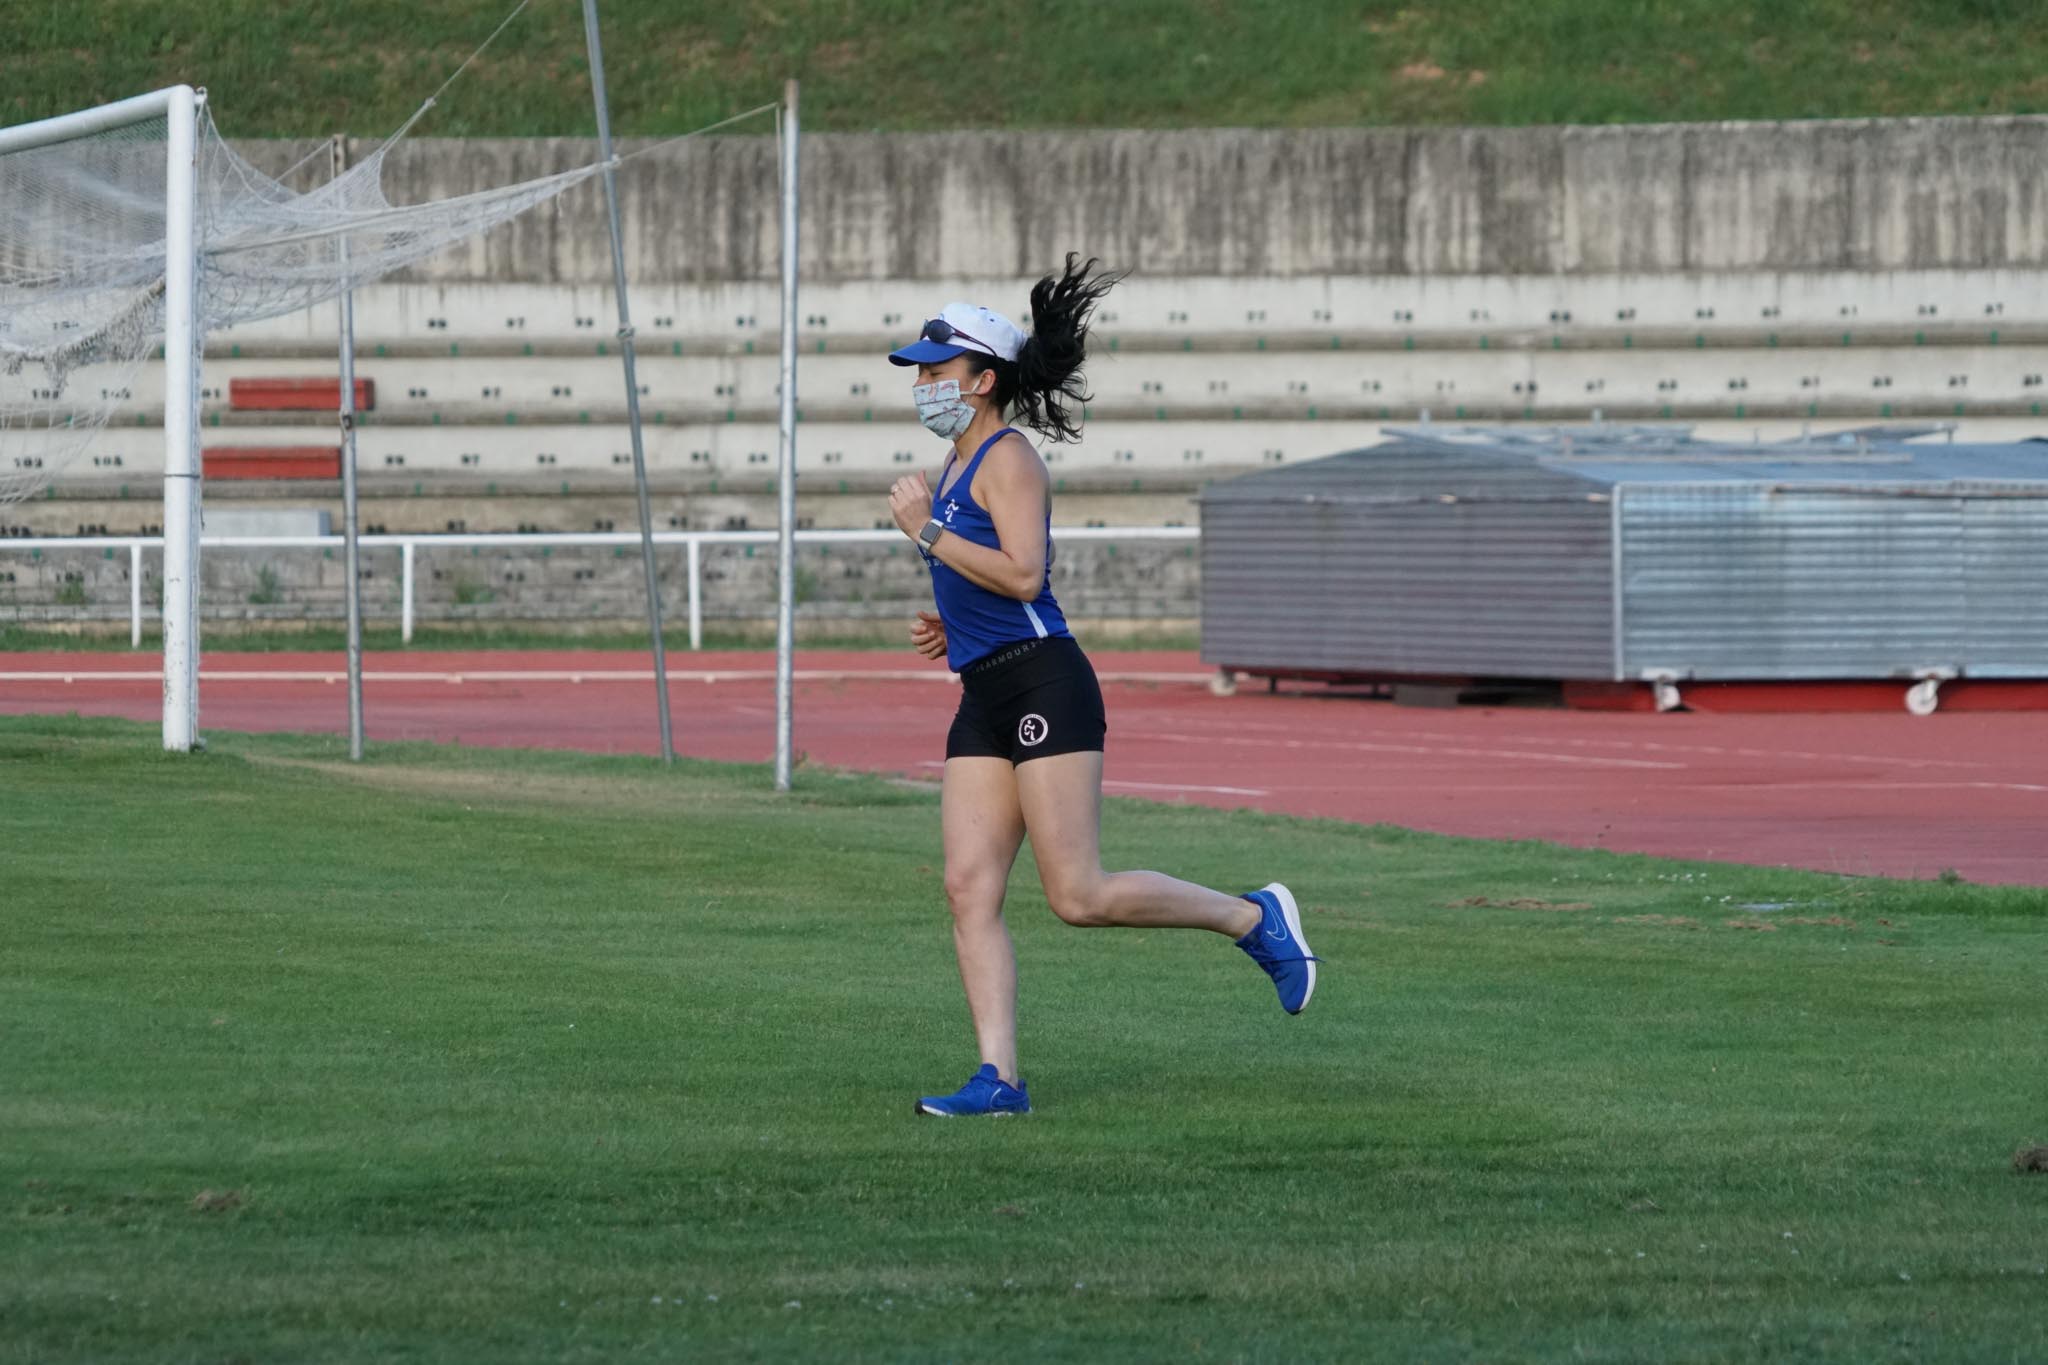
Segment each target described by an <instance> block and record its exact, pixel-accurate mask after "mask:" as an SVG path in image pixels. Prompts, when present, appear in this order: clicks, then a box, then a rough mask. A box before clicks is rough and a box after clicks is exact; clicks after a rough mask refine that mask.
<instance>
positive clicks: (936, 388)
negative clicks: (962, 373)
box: [910, 378, 981, 441]
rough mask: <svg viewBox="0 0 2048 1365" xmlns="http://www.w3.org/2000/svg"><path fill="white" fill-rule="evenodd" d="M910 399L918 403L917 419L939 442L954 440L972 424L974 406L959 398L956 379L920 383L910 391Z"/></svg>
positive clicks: (958, 382)
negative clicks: (934, 382)
mask: <svg viewBox="0 0 2048 1365" xmlns="http://www.w3.org/2000/svg"><path fill="white" fill-rule="evenodd" d="M975 382H976V383H980V382H981V381H980V379H979V378H977V379H976V380H975ZM910 399H911V401H912V402H914V403H916V404H917V420H918V421H920V422H923V423H924V425H925V430H927V431H929V432H931V434H932V435H934V436H936V437H938V438H939V439H940V440H942V441H950V440H953V439H954V438H955V437H957V436H958V435H959V434H960V433H961V432H963V431H965V430H967V428H968V426H969V425H970V424H971V423H972V422H973V421H974V405H973V404H972V403H969V402H968V401H967V400H966V399H965V398H962V397H961V396H960V381H959V380H957V379H941V380H940V381H939V382H938V383H936V384H919V385H917V386H915V387H914V388H912V389H911V391H910Z"/></svg>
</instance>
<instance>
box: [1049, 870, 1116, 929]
mask: <svg viewBox="0 0 2048 1365" xmlns="http://www.w3.org/2000/svg"><path fill="white" fill-rule="evenodd" d="M1107 882H1108V879H1107V878H1104V877H1100V876H1097V877H1059V878H1054V879H1051V880H1048V881H1047V883H1046V887H1045V899H1046V903H1047V904H1049V905H1051V906H1052V912H1053V913H1054V914H1055V915H1058V916H1059V917H1060V918H1061V919H1063V920H1065V921H1066V922H1067V923H1068V924H1071V925H1073V926H1074V927H1075V928H1077V929H1100V928H1102V927H1104V926H1105V925H1110V924H1114V923H1116V921H1115V920H1114V919H1112V918H1111V917H1110V912H1109V898H1108V896H1107V894H1106V892H1107V891H1108V885H1107Z"/></svg>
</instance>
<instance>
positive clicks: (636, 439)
mask: <svg viewBox="0 0 2048 1365" xmlns="http://www.w3.org/2000/svg"><path fill="white" fill-rule="evenodd" d="M583 37H584V42H585V44H586V45H587V46H588V47H589V49H590V95H591V99H592V100H594V101H595V102H596V104H597V154H598V156H599V157H600V158H601V159H602V160H604V161H605V162H606V163H607V164H606V166H605V168H604V202H605V209H606V211H607V213H608V214H609V216H610V219H611V230H612V292H613V293H615V294H617V295H618V298H619V359H620V360H621V361H622V362H623V363H624V365H625V369H626V421H627V423H628V424H629V425H630V426H631V428H632V433H633V485H634V487H635V489H636V490H637V491H638V493H639V497H640V560H641V563H642V565H643V567H644V568H645V569H646V571H647V629H648V634H649V635H651V636H652V637H653V638H654V691H655V695H656V700H657V703H658V709H659V711H660V714H661V761H662V762H663V763H673V762H675V761H676V743H675V732H674V730H673V729H672V728H671V726H670V723H669V713H668V651H667V650H666V649H665V648H664V647H663V645H662V639H661V579H660V578H659V576H658V575H657V574H656V573H655V570H654V510H653V508H651V507H650V506H649V505H648V500H647V454H646V450H645V448H644V446H643V445H642V443H641V440H640V383H639V380H638V378H637V377H636V375H635V373H634V368H633V318H632V314H631V313H630V312H629V311H628V310H627V307H626V252H625V247H624V245H623V244H622V241H621V238H620V235H619V185H618V177H617V176H616V174H615V173H614V171H613V168H612V166H611V165H610V164H609V163H610V161H611V159H612V120H611V113H610V111H609V110H608V109H607V107H606V103H605V96H604V48H603V46H602V44H601V43H600V42H599V41H598V36H597V0H583Z"/></svg>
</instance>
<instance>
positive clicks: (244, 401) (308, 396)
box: [228, 379, 377, 412]
mask: <svg viewBox="0 0 2048 1365" xmlns="http://www.w3.org/2000/svg"><path fill="white" fill-rule="evenodd" d="M228 406H229V407H230V408H232V409H233V410H234V411H236V412H333V411H335V410H336V409H337V408H339V407H340V406H341V380H339V379H231V380H229V381H228ZM376 406H377V381H376V380H374V379H358V380H357V381H356V411H357V412H369V411H371V410H372V409H374V408H375V407H376Z"/></svg>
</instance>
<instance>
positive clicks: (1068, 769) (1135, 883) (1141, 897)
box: [946, 751, 1260, 939]
mask: <svg viewBox="0 0 2048 1365" xmlns="http://www.w3.org/2000/svg"><path fill="white" fill-rule="evenodd" d="M946 766H947V768H948V770H949V771H950V769H951V768H952V764H950V763H949V764H947V765H946ZM1016 787H1017V795H1018V800H1019V803H1020V805H1021V807H1022V810H1023V820H1024V827H1025V828H1026V829H1028V830H1029V831H1030V833H1031V853H1032V856H1033V857H1035V858H1037V860H1038V876H1039V880H1040V882H1041V883H1042V884H1043V885H1044V887H1045V898H1046V900H1047V901H1049V902H1050V903H1051V904H1052V909H1053V913H1054V914H1056V915H1058V916H1059V917H1060V918H1061V919H1063V920H1065V921H1066V922H1067V923H1069V924H1076V925H1085V926H1101V925H1112V924H1116V925H1133V926H1135V925H1149V926H1154V927H1160V928H1184V929H1209V930H1213V931H1215V932H1216V933H1219V934H1225V935H1228V936H1229V937H1231V938H1233V939H1235V938H1242V937H1243V936H1244V935H1246V934H1248V933H1250V932H1251V931H1252V930H1253V929H1254V928H1255V927H1257V925H1258V923H1259V920H1260V911H1259V909H1258V907H1257V906H1255V905H1253V904H1252V903H1251V902H1249V901H1246V900H1242V899H1240V898H1239V897H1236V896H1232V895H1228V894H1226V893H1224V892H1221V891H1211V890H1210V889H1209V888H1207V887H1205V886H1196V885H1195V884H1194V883H1192V882H1184V881H1178V880H1176V879H1175V878H1172V877H1169V876H1166V875H1165V874H1163V873H1159V872H1104V871H1103V870H1102V853H1101V836H1102V754H1101V753H1100V752H1099V751H1098V752H1094V753H1076V754H1056V755H1054V756H1052V757H1051V758H1034V759H1031V760H1029V761H1028V762H1024V763H1020V764H1018V765H1017V779H1016Z"/></svg>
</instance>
